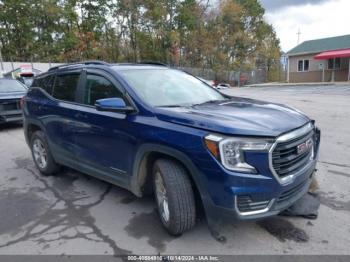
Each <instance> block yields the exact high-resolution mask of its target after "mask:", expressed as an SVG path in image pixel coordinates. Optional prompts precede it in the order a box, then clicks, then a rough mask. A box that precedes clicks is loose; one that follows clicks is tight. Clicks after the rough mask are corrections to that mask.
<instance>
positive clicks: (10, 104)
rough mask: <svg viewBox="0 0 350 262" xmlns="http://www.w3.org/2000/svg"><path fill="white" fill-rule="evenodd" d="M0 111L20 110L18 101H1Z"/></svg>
mask: <svg viewBox="0 0 350 262" xmlns="http://www.w3.org/2000/svg"><path fill="white" fill-rule="evenodd" d="M0 109H1V110H3V111H11V110H19V109H21V106H20V99H9V100H1V101H0Z"/></svg>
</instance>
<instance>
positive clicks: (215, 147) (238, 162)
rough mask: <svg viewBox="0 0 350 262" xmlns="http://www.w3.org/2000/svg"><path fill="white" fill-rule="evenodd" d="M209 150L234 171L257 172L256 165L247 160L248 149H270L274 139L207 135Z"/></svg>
mask: <svg viewBox="0 0 350 262" xmlns="http://www.w3.org/2000/svg"><path fill="white" fill-rule="evenodd" d="M205 144H206V146H207V148H208V150H209V151H210V152H211V153H212V154H213V156H215V157H216V158H217V159H218V160H219V161H221V163H222V165H223V166H224V167H225V168H227V169H229V170H232V171H236V172H242V173H252V174H254V173H257V171H256V169H255V167H253V166H251V165H249V164H248V163H246V162H245V159H244V152H246V151H269V149H270V148H271V145H272V141H269V140H264V139H254V138H239V137H236V138H234V137H226V138H225V137H221V136H218V135H208V136H206V137H205Z"/></svg>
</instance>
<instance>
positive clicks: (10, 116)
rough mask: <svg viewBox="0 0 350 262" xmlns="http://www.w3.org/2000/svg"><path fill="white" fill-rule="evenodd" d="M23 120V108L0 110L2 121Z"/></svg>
mask: <svg viewBox="0 0 350 262" xmlns="http://www.w3.org/2000/svg"><path fill="white" fill-rule="evenodd" d="M22 120H23V115H22V110H9V111H1V112H0V123H10V122H20V121H22Z"/></svg>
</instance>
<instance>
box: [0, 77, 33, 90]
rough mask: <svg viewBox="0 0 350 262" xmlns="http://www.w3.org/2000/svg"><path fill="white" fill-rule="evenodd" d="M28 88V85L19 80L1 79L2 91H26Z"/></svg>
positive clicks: (0, 88) (0, 86) (0, 87)
mask: <svg viewBox="0 0 350 262" xmlns="http://www.w3.org/2000/svg"><path fill="white" fill-rule="evenodd" d="M26 90H27V88H26V86H25V85H24V84H22V83H20V82H18V81H17V80H13V79H0V93H8V92H24V91H26Z"/></svg>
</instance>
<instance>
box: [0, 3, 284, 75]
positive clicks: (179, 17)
mask: <svg viewBox="0 0 350 262" xmlns="http://www.w3.org/2000/svg"><path fill="white" fill-rule="evenodd" d="M263 16H264V9H263V8H262V7H261V5H260V3H259V2H258V0H221V1H219V2H218V4H217V5H216V6H211V7H210V6H209V1H207V0H201V1H198V0H197V1H196V0H2V1H0V43H1V46H2V53H3V57H4V59H5V60H12V61H14V60H18V61H47V62H48V61H51V62H70V61H78V60H86V59H103V60H106V61H111V62H112V61H113V62H118V61H131V62H133V61H141V60H143V61H144V60H148V61H151V60H152V61H161V62H165V63H168V64H171V65H175V66H192V67H201V68H210V69H214V70H215V71H216V72H220V71H221V70H243V69H247V68H256V67H260V68H262V67H263V68H264V69H266V70H267V71H268V72H269V77H270V78H271V79H273V78H274V75H275V73H274V72H275V71H276V69H275V68H277V67H278V65H277V64H276V63H278V60H279V57H280V47H279V40H278V39H277V37H276V34H275V32H274V30H273V28H272V26H271V25H269V24H267V23H266V22H265V20H264V18H263ZM276 61H277V62H276Z"/></svg>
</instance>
